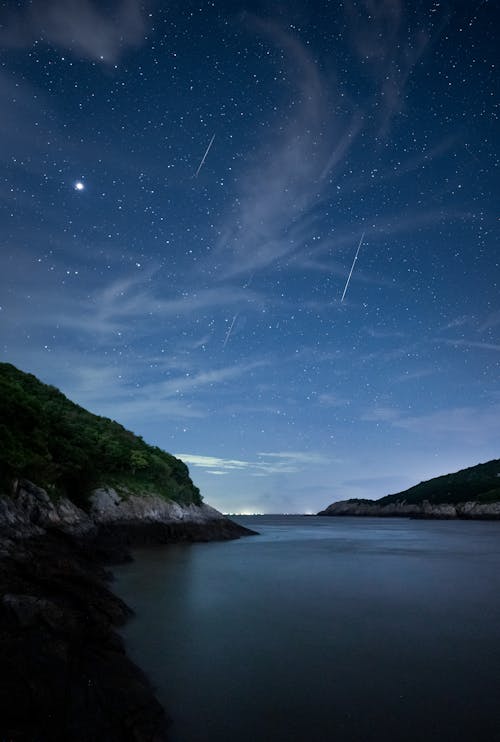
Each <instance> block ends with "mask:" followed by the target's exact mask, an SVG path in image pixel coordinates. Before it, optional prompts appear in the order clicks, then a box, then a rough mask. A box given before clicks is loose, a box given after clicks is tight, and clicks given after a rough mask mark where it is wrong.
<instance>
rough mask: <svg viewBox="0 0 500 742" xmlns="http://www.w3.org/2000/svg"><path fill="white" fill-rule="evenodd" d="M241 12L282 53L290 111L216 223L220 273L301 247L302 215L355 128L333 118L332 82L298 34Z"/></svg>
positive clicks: (350, 119) (352, 119)
mask: <svg viewBox="0 0 500 742" xmlns="http://www.w3.org/2000/svg"><path fill="white" fill-rule="evenodd" d="M246 17H247V21H248V25H249V26H250V27H251V29H252V31H253V32H254V33H258V34H260V35H261V36H264V37H265V38H267V39H269V40H270V42H271V44H273V45H274V46H276V47H277V48H278V49H280V50H282V51H283V52H284V54H285V57H286V60H287V69H288V78H289V81H290V82H291V83H292V85H293V86H294V88H295V90H294V91H293V96H292V98H291V100H290V101H288V102H286V101H285V102H284V103H283V104H284V105H289V107H290V109H291V111H292V113H291V115H290V116H289V117H288V123H287V125H286V126H285V127H284V128H281V127H276V129H275V130H274V132H273V133H272V135H271V136H269V137H266V138H265V140H264V141H263V142H262V144H261V146H260V147H259V149H258V151H257V153H256V155H255V156H254V158H253V159H252V160H251V161H248V160H247V167H246V169H245V171H244V172H243V173H241V175H240V177H239V184H240V187H239V193H238V194H237V200H236V203H237V209H236V212H235V211H234V210H232V211H231V213H230V215H229V216H228V218H227V220H226V222H225V224H223V225H222V228H221V234H222V237H221V239H220V241H219V244H218V247H217V251H216V258H217V261H218V263H219V264H220V265H223V266H224V268H223V271H224V275H226V276H230V275H235V274H242V273H251V272H252V271H255V270H257V269H259V268H264V267H267V266H268V265H270V264H272V263H273V262H275V261H278V260H281V259H284V258H286V257H288V256H289V255H291V254H293V252H294V251H296V250H297V249H299V248H300V247H301V246H302V242H303V239H304V232H303V229H302V226H303V225H302V220H303V219H306V218H307V216H308V212H309V211H310V209H311V207H312V206H313V205H314V204H315V199H316V198H317V196H318V195H319V194H320V193H321V192H322V191H323V190H324V189H325V187H326V186H327V176H328V174H329V173H330V172H331V171H332V169H334V168H335V167H336V166H337V164H338V162H339V161H341V160H343V159H344V158H345V157H346V155H347V152H348V150H349V149H350V147H351V146H352V145H353V144H354V141H355V139H356V137H357V136H358V134H359V131H360V128H361V123H360V119H359V117H357V116H355V115H354V114H353V113H349V114H347V116H342V115H341V114H338V115H337V117H333V116H332V114H331V109H330V108H329V102H330V99H331V96H332V90H331V85H332V81H326V80H325V79H324V78H323V76H322V75H321V73H320V71H319V68H318V66H317V64H316V63H315V61H314V60H313V58H312V56H311V54H310V53H309V51H308V50H307V48H306V46H305V45H304V44H303V43H302V42H301V41H300V40H299V39H298V38H297V37H295V36H293V35H292V34H290V33H288V31H286V30H285V29H284V28H283V27H282V26H280V25H279V24H278V23H275V22H273V21H270V20H265V21H264V20H261V19H258V18H255V17H250V16H246ZM248 19H249V20H248ZM325 132H327V133H325ZM306 232H307V230H306Z"/></svg>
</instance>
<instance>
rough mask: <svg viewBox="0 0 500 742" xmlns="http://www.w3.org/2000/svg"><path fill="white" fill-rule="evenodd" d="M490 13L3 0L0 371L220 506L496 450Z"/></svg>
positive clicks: (374, 1) (466, 6)
mask: <svg viewBox="0 0 500 742" xmlns="http://www.w3.org/2000/svg"><path fill="white" fill-rule="evenodd" d="M499 24H500V6H499V4H498V3H497V2H495V1H494V0H483V1H482V2H481V1H480V0H478V1H477V2H476V1H474V2H472V1H471V0H467V1H464V2H452V1H450V0H448V1H443V2H431V1H428V0H422V1H420V0H415V1H414V2H406V1H403V0H345V1H344V2H341V1H339V2H333V1H332V2H326V1H324V0H323V1H321V0H319V1H317V2H314V3H312V2H305V1H304V2H298V1H297V2H292V1H291V0H282V1H281V2H271V1H269V2H265V1H264V0H262V2H258V1H255V2H250V1H249V2H247V3H243V2H238V0H234V1H233V2H216V1H214V2H206V1H205V2H202V1H200V2H197V3H193V2H190V1H189V0H184V1H183V2H174V1H173V0H172V1H169V0H165V1H164V2H151V3H148V2H139V0H115V1H114V2H102V1H99V2H98V1H97V0H93V1H92V0H32V1H31V2H19V3H18V2H3V3H2V4H1V10H0V48H1V68H0V111H1V119H0V121H1V137H0V158H1V180H0V195H1V205H0V208H1V225H2V229H1V237H0V239H1V263H0V266H1V275H0V305H1V310H0V321H1V328H0V331H1V335H0V337H1V347H2V356H1V357H2V360H4V361H8V362H11V363H14V364H15V365H16V366H18V367H19V368H21V369H23V370H24V371H29V372H31V373H34V374H36V375H37V376H38V377H39V378H40V379H42V380H43V381H45V382H47V383H50V384H54V385H55V386H57V387H59V388H60V389H61V390H62V391H63V392H64V393H65V394H66V395H67V396H69V397H70V398H71V399H72V400H74V401H76V402H78V403H79V404H81V405H83V406H84V407H86V408H87V409H89V410H91V411H92V412H95V413H97V414H100V415H105V416H108V417H112V418H114V419H116V420H118V421H119V422H121V423H122V424H124V425H125V426H126V427H128V428H130V429H131V430H133V431H134V432H136V433H138V434H140V435H142V436H143V437H144V439H145V440H146V441H147V442H149V443H152V444H155V445H158V446H161V447H162V448H165V449H166V450H168V451H170V452H172V453H174V454H176V455H178V456H180V457H181V458H183V459H184V461H186V463H188V465H189V467H190V471H191V474H192V477H193V479H194V481H195V482H196V484H198V486H199V487H200V488H201V490H202V494H203V495H204V497H205V500H206V501H207V502H209V503H210V504H212V505H214V506H215V507H218V508H219V509H221V510H223V511H224V512H316V511H317V510H319V509H321V508H323V507H325V506H326V505H328V504H329V503H330V502H332V501H334V500H339V499H345V498H348V497H370V498H372V497H381V496H383V495H385V494H388V493H391V492H397V491H399V490H401V489H404V488H406V487H408V486H410V485H412V484H416V483H417V482H419V481H421V480H423V479H428V478H430V477H432V476H436V475H438V474H443V473H446V472H449V471H455V470H457V469H460V468H464V467H466V466H471V465H473V464H476V463H479V462H480V461H487V460H488V459H491V458H497V457H498V456H500V449H499V445H498V442H499V439H500V385H499V378H500V374H499V359H500V249H499V246H498V245H499V243H498V236H499V234H498V233H499V229H498V202H497V198H496V196H497V195H498V191H499V189H498V146H497V143H498V92H499V91H498V71H497V61H498V53H497V51H496V42H497V38H496V37H497V30H498V28H499ZM495 135H496V136H495ZM358 248H359V249H358ZM356 253H357V260H355V256H356ZM351 269H352V273H351ZM350 273H351V277H350V280H348V278H349V274H350ZM344 292H345V295H344V298H343V300H342V296H343V294H344Z"/></svg>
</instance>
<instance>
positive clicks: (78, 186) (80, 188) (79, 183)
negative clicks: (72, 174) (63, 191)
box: [75, 180, 85, 191]
mask: <svg viewBox="0 0 500 742" xmlns="http://www.w3.org/2000/svg"><path fill="white" fill-rule="evenodd" d="M84 188H85V185H84V184H83V183H82V181H81V180H77V181H76V183H75V191H83V189H84Z"/></svg>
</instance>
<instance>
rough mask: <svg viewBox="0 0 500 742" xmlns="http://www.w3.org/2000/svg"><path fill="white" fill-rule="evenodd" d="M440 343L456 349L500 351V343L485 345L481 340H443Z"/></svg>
mask: <svg viewBox="0 0 500 742" xmlns="http://www.w3.org/2000/svg"><path fill="white" fill-rule="evenodd" d="M440 342H442V343H446V344H447V345H452V346H453V347H454V348H478V349H480V350H494V351H499V350H500V343H485V342H482V341H481V340H466V339H464V338H460V339H457V340H454V339H452V338H442V339H441V341H440Z"/></svg>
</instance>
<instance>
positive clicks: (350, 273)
mask: <svg viewBox="0 0 500 742" xmlns="http://www.w3.org/2000/svg"><path fill="white" fill-rule="evenodd" d="M364 237H365V233H364V232H363V234H362V235H361V239H360V241H359V245H358V249H357V250H356V255H355V256H354V260H353V261H352V265H351V270H350V272H349V275H348V276H347V281H346V282H345V286H344V293H343V294H342V299H341V300H340V303H341V304H342V302H343V301H344V297H345V295H346V291H347V287H348V286H349V281H350V280H351V276H352V272H353V270H354V265H355V263H356V260H357V259H358V254H359V248H360V247H361V243H362V242H363V240H364Z"/></svg>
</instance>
